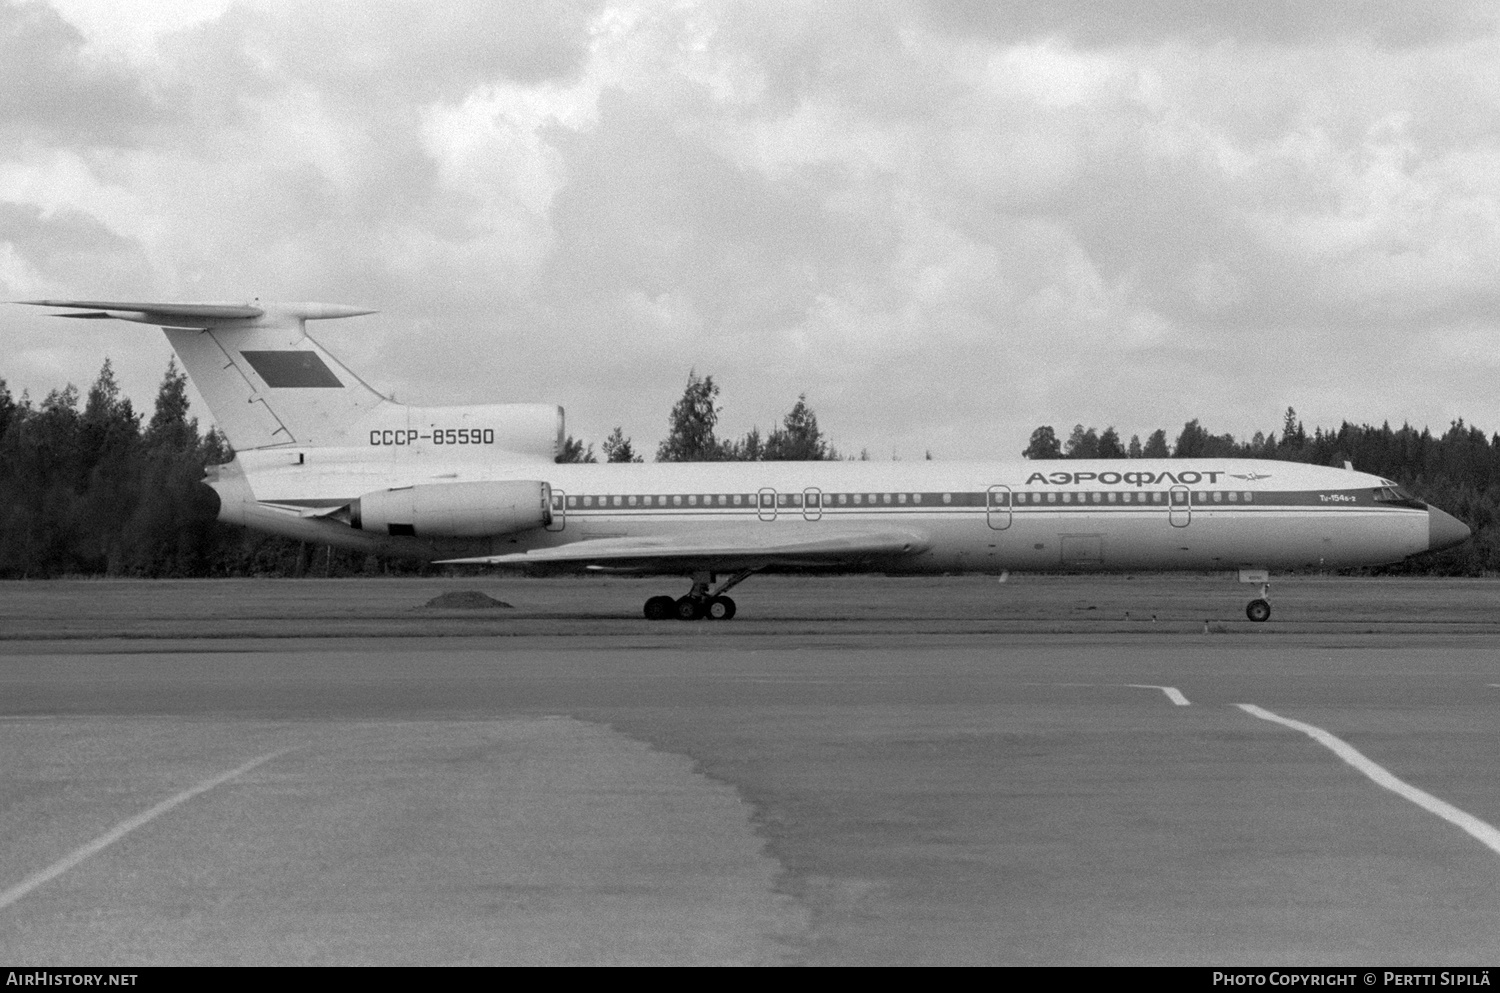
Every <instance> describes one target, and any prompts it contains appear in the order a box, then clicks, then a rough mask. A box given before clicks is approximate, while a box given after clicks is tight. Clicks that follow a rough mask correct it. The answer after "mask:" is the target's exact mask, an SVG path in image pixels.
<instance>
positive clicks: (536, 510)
mask: <svg viewBox="0 0 1500 993" xmlns="http://www.w3.org/2000/svg"><path fill="white" fill-rule="evenodd" d="M349 523H350V524H351V525H353V526H354V527H356V528H359V529H360V530H362V531H378V532H383V533H385V534H390V535H406V536H408V537H421V538H487V537H490V536H491V535H498V534H514V533H515V532H517V531H529V530H531V529H532V528H541V527H546V526H547V525H549V524H551V523H552V487H551V486H549V485H547V484H546V483H542V482H535V481H532V480H514V481H506V482H483V483H418V484H417V485H415V486H403V487H400V488H399V489H393V490H376V491H375V492H373V493H366V494H365V495H364V496H362V497H360V498H359V499H358V500H356V501H354V503H352V504H350V505H349Z"/></svg>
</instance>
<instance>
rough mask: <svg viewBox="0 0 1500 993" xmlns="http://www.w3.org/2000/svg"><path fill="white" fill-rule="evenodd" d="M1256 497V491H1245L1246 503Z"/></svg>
mask: <svg viewBox="0 0 1500 993" xmlns="http://www.w3.org/2000/svg"><path fill="white" fill-rule="evenodd" d="M1254 499H1255V494H1254V493H1250V492H1248V491H1247V492H1246V493H1245V502H1246V503H1249V502H1250V501H1252V500H1254Z"/></svg>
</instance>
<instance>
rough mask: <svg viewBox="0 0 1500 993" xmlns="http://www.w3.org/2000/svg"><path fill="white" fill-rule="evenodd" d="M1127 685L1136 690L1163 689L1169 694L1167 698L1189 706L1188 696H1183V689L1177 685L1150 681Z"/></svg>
mask: <svg viewBox="0 0 1500 993" xmlns="http://www.w3.org/2000/svg"><path fill="white" fill-rule="evenodd" d="M1125 685H1126V686H1129V687H1130V688H1131V689H1135V690H1161V691H1162V692H1163V693H1165V694H1166V695H1167V699H1168V700H1171V701H1172V702H1173V703H1175V704H1177V706H1179V707H1186V706H1189V704H1188V698H1187V697H1185V696H1183V695H1182V691H1181V690H1179V689H1178V688H1177V687H1175V686H1152V685H1150V684H1149V683H1126V684H1125Z"/></svg>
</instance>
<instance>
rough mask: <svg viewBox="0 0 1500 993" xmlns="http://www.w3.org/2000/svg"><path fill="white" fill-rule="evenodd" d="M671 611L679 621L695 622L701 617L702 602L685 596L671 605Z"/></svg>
mask: <svg viewBox="0 0 1500 993" xmlns="http://www.w3.org/2000/svg"><path fill="white" fill-rule="evenodd" d="M672 611H673V613H675V614H676V615H677V619H678V620H679V621H696V620H697V619H698V618H700V617H702V616H703V602H702V601H701V600H694V599H693V598H692V597H690V596H685V597H682V598H681V599H680V600H678V601H677V602H676V603H674V604H673V605H672Z"/></svg>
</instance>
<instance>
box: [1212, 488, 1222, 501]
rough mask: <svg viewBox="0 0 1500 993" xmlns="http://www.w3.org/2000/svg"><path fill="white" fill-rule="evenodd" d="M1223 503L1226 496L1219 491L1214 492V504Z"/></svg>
mask: <svg viewBox="0 0 1500 993" xmlns="http://www.w3.org/2000/svg"><path fill="white" fill-rule="evenodd" d="M1223 502H1224V494H1223V493H1221V492H1220V491H1218V490H1214V503H1223Z"/></svg>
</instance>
